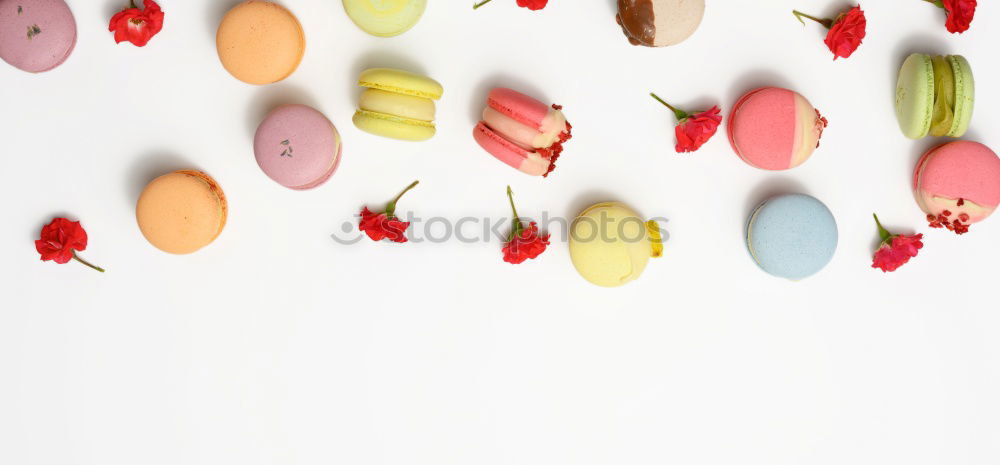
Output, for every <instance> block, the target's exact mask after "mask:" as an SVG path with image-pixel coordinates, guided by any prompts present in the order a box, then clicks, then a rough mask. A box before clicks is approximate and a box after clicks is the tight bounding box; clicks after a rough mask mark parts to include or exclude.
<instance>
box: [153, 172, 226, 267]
mask: <svg viewBox="0 0 1000 465" xmlns="http://www.w3.org/2000/svg"><path fill="white" fill-rule="evenodd" d="M228 213H229V208H228V205H227V203H226V195H225V194H224V193H223V192H222V188H221V187H219V184H218V183H217V182H215V180H214V179H212V177H211V176H209V175H207V174H205V173H202V172H201V171H194V170H181V171H174V172H173V173H167V174H165V175H163V176H160V177H158V178H156V179H154V180H153V181H151V182H150V183H149V184H148V185H146V188H145V189H144V190H143V191H142V194H141V195H140V196H139V201H138V203H137V204H136V207H135V218H136V221H137V222H138V223H139V229H140V230H141V231H142V235H143V236H145V237H146V240H148V241H149V243H150V244H153V246H154V247H156V248H158V249H160V250H162V251H164V252H167V253H172V254H189V253H193V252H197V251H198V250H199V249H201V248H202V247H205V246H206V245H208V244H211V243H212V241H214V240H215V238H216V237H219V234H220V233H221V232H222V228H223V227H225V225H226V216H227V215H228Z"/></svg>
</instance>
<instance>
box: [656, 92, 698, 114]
mask: <svg viewBox="0 0 1000 465" xmlns="http://www.w3.org/2000/svg"><path fill="white" fill-rule="evenodd" d="M649 95H650V96H651V97H653V98H655V99H656V101H657V102H660V103H662V104H663V106H665V107H667V108H669V109H670V111H672V112H674V116H676V117H677V121H683V120H684V119H686V118H687V117H688V116H690V115H688V113H687V112H686V111H684V110H681V109H679V108H674V106H673V105H671V104H669V103H667V102H666V100H663V99H662V98H660V96H659V95H656V94H654V93H652V92H650V93H649Z"/></svg>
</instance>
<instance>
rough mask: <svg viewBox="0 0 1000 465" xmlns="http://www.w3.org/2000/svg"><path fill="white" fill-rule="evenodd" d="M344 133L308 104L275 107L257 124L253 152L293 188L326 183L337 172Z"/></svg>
mask: <svg viewBox="0 0 1000 465" xmlns="http://www.w3.org/2000/svg"><path fill="white" fill-rule="evenodd" d="M341 150H342V147H341V142H340V134H339V133H338V132H337V128H336V127H334V126H333V123H331V122H330V120H329V119H327V118H326V116H323V114H322V113H320V112H319V111H317V110H316V109H314V108H312V107H309V106H306V105H282V106H280V107H278V108H275V109H274V110H272V111H271V113H269V114H268V115H267V117H266V118H264V121H263V122H262V123H260V126H258V127H257V134H256V135H255V136H254V140H253V151H254V155H255V156H256V157H257V164H258V165H260V169H261V170H263V171H264V174H266V175H267V176H268V177H269V178H271V179H273V180H274V181H275V182H277V183H278V184H281V185H282V186H285V187H287V188H289V189H296V190H305V189H312V188H314V187H318V186H320V185H322V184H323V183H325V182H326V181H327V180H329V179H330V177H331V176H333V173H334V172H335V171H337V166H338V165H339V164H340V154H341Z"/></svg>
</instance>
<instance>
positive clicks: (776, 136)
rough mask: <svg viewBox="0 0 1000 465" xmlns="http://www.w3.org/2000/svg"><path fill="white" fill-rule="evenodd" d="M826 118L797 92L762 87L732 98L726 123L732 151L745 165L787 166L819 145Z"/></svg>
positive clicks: (804, 159) (778, 167)
mask: <svg viewBox="0 0 1000 465" xmlns="http://www.w3.org/2000/svg"><path fill="white" fill-rule="evenodd" d="M826 125H827V120H826V118H824V117H823V116H822V115H820V113H819V110H817V109H815V108H813V106H812V104H810V103H809V100H807V99H806V98H805V97H803V96H802V95H800V94H799V93H797V92H794V91H791V90H788V89H782V88H778V87H763V88H760V89H756V90H752V91H750V92H747V93H746V94H745V95H743V97H741V98H740V99H739V100H737V101H736V103H735V104H734V105H733V109H732V111H731V112H730V116H729V121H728V125H727V128H726V129H727V133H728V135H729V143H730V145H731V146H732V147H733V151H734V152H736V155H738V156H739V157H740V159H741V160H743V161H744V162H746V163H747V164H748V165H750V166H753V167H755V168H760V169H764V170H775V171H776V170H787V169H791V168H795V167H796V166H799V165H801V164H802V163H805V161H806V160H808V159H809V157H811V156H812V154H813V151H815V150H816V148H817V147H819V140H820V137H822V136H823V129H824V128H826Z"/></svg>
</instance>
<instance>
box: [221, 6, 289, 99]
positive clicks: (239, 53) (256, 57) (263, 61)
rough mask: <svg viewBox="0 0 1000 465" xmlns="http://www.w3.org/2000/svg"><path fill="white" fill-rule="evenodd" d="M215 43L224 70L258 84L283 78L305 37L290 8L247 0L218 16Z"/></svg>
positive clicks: (244, 80) (242, 79) (243, 79)
mask: <svg viewBox="0 0 1000 465" xmlns="http://www.w3.org/2000/svg"><path fill="white" fill-rule="evenodd" d="M215 45H216V47H217V48H218V52H219V60H220V61H222V66H224V67H225V68H226V71H229V73H230V74H232V75H233V76H234V77H235V78H236V79H239V80H241V81H243V82H246V83H248V84H257V85H261V84H270V83H272V82H278V81H280V80H282V79H285V78H287V77H288V76H290V75H291V74H292V73H293V72H294V71H295V69H296V68H298V66H299V62H301V61H302V55H303V54H304V53H305V50H306V38H305V34H304V33H303V32H302V26H301V25H300V24H299V20H298V19H297V18H296V17H295V15H293V14H292V12H290V11H288V10H287V9H285V8H284V7H282V6H281V5H278V4H277V3H272V2H265V1H258V0H247V1H245V2H243V3H240V4H238V5H236V6H235V7H233V8H232V9H231V10H229V12H228V13H226V16H225V17H223V18H222V23H221V24H219V31H218V33H217V34H216V36H215Z"/></svg>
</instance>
